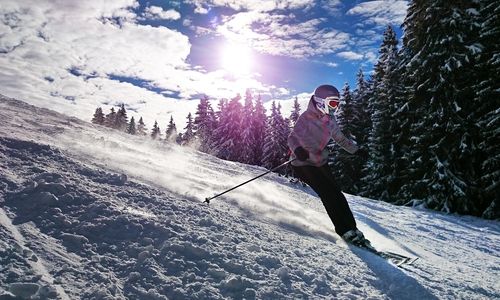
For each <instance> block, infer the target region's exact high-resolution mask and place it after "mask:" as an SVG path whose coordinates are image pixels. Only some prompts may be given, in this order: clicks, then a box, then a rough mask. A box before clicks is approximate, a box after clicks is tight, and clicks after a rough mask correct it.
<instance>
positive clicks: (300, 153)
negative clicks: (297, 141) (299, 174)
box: [293, 146, 309, 161]
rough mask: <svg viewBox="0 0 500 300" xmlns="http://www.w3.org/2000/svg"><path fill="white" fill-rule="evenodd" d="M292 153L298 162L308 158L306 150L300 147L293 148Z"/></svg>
mask: <svg viewBox="0 0 500 300" xmlns="http://www.w3.org/2000/svg"><path fill="white" fill-rule="evenodd" d="M293 153H295V156H297V159H298V160H300V161H305V160H306V159H308V158H309V152H307V150H306V149H304V148H303V147H302V146H299V147H297V148H295V150H293Z"/></svg>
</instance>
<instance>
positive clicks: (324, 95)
mask: <svg viewBox="0 0 500 300" xmlns="http://www.w3.org/2000/svg"><path fill="white" fill-rule="evenodd" d="M313 99H314V104H316V107H317V108H318V109H319V110H320V111H321V112H323V113H325V114H327V115H328V114H333V113H334V112H335V111H336V110H337V108H338V107H339V105H340V94H339V91H338V90H337V88H336V87H334V86H333V85H328V84H323V85H320V86H318V87H317V88H316V89H315V90H314V95H313Z"/></svg>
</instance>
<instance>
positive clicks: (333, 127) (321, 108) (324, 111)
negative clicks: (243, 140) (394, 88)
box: [288, 85, 371, 247]
mask: <svg viewBox="0 0 500 300" xmlns="http://www.w3.org/2000/svg"><path fill="white" fill-rule="evenodd" d="M339 105H340V98H339V91H338V90H337V89H336V88H335V87H334V86H332V85H321V86H319V87H317V88H316V90H315V91H314V95H312V96H311V100H310V101H309V105H308V107H307V110H306V111H305V112H304V113H302V114H301V115H300V117H299V119H298V120H297V122H296V124H295V127H294V128H293V130H292V132H291V133H290V135H289V136H288V146H289V148H290V150H291V152H292V154H291V158H292V159H294V158H296V160H294V161H292V168H293V171H294V172H295V175H296V176H297V177H298V178H300V179H301V180H303V181H304V182H306V183H307V184H308V185H309V186H310V187H311V188H312V189H313V190H314V191H315V192H316V193H317V194H318V196H319V197H320V198H321V201H322V202H323V205H324V206H325V209H326V211H327V213H328V216H329V217H330V219H331V220H332V222H333V225H334V226H335V231H336V232H337V234H338V235H340V236H341V237H342V238H343V239H344V240H345V241H347V242H349V243H352V244H354V245H357V246H367V247H370V246H371V245H370V242H369V241H368V240H367V239H366V238H365V237H364V235H363V233H362V232H361V231H359V230H358V229H357V227H356V221H355V220H354V216H353V214H352V212H351V209H350V208H349V204H348V203H347V200H346V198H345V197H344V195H343V194H342V192H341V190H340V188H339V187H338V185H337V184H336V182H335V179H334V177H333V175H332V173H331V171H330V169H329V167H328V164H327V158H328V150H327V149H326V146H327V144H328V142H329V141H330V139H331V138H333V140H334V141H335V142H336V143H337V144H339V145H340V146H341V147H342V148H343V149H345V150H346V151H347V152H349V153H351V154H356V155H359V156H360V157H362V158H364V159H365V158H366V157H367V156H368V153H367V152H366V151H365V150H363V149H360V148H359V147H358V146H357V145H356V144H355V143H354V142H353V141H351V140H350V139H348V138H346V137H345V136H344V134H343V133H342V132H341V130H340V127H339V125H338V123H337V120H336V118H335V116H334V112H335V111H336V110H337V109H338V107H339Z"/></svg>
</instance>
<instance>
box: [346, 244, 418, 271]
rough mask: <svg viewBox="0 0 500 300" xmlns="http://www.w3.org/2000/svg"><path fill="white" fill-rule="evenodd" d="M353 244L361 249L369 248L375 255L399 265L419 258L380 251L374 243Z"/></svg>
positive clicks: (406, 264)
mask: <svg viewBox="0 0 500 300" xmlns="http://www.w3.org/2000/svg"><path fill="white" fill-rule="evenodd" d="M351 245H354V246H356V247H358V248H360V249H364V250H367V251H369V252H371V253H373V254H375V255H378V256H380V257H382V258H384V259H386V260H388V261H390V262H392V263H393V264H395V265H396V266H398V267H402V266H408V265H411V264H413V263H414V262H415V261H417V260H418V257H408V256H405V255H402V254H399V253H394V252H390V251H379V250H377V249H375V248H374V247H373V246H372V245H355V244H351Z"/></svg>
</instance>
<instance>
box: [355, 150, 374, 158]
mask: <svg viewBox="0 0 500 300" xmlns="http://www.w3.org/2000/svg"><path fill="white" fill-rule="evenodd" d="M354 154H356V155H357V156H359V157H360V158H361V159H363V160H368V158H370V154H369V153H368V151H366V150H365V149H363V148H359V150H358V151H356V153H354Z"/></svg>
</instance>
